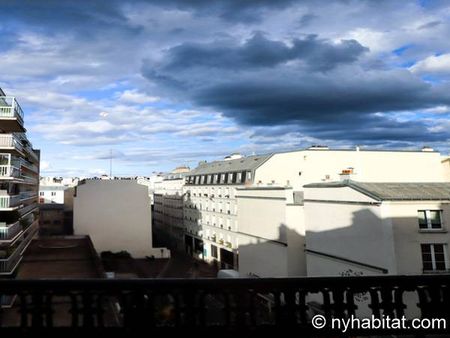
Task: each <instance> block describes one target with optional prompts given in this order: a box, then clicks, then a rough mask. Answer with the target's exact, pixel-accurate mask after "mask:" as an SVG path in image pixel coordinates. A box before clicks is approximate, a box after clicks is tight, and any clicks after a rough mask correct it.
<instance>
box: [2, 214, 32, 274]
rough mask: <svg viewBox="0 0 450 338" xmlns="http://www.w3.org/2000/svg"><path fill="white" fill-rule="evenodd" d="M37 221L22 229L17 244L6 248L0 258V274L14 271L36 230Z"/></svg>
mask: <svg viewBox="0 0 450 338" xmlns="http://www.w3.org/2000/svg"><path fill="white" fill-rule="evenodd" d="M37 223H38V222H37V221H35V222H34V223H32V224H31V225H30V226H29V227H28V228H27V229H26V230H25V231H24V234H23V238H22V240H21V241H20V242H19V243H18V244H14V245H13V246H10V247H9V248H8V249H7V250H6V257H4V258H1V259H0V275H2V274H3V275H5V274H6V275H9V274H12V273H13V272H14V270H15V269H16V267H17V265H18V264H19V262H20V260H21V259H22V253H23V251H24V250H25V249H26V248H27V247H28V245H29V244H30V242H31V240H32V239H33V237H34V235H35V234H36V232H37Z"/></svg>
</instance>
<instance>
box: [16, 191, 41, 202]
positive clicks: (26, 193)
mask: <svg viewBox="0 0 450 338" xmlns="http://www.w3.org/2000/svg"><path fill="white" fill-rule="evenodd" d="M35 197H37V192H36V191H23V192H21V193H20V199H21V200H22V201H24V200H27V199H30V198H35Z"/></svg>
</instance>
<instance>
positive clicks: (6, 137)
mask: <svg viewBox="0 0 450 338" xmlns="http://www.w3.org/2000/svg"><path fill="white" fill-rule="evenodd" d="M0 149H2V150H9V151H11V152H13V153H18V154H19V155H20V156H23V155H24V148H23V146H22V143H21V142H20V141H19V139H18V138H17V137H16V136H14V135H12V134H0Z"/></svg>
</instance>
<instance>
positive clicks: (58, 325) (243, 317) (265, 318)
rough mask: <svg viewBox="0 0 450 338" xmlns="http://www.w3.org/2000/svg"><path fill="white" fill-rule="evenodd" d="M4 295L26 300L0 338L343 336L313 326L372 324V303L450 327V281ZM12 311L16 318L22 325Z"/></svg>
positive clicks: (22, 283)
mask: <svg viewBox="0 0 450 338" xmlns="http://www.w3.org/2000/svg"><path fill="white" fill-rule="evenodd" d="M0 293H1V294H2V295H3V297H10V296H11V295H17V296H18V297H17V299H18V300H17V302H16V305H15V308H13V309H6V310H5V309H4V310H3V313H0V315H3V316H2V317H1V318H0V323H1V328H0V334H1V333H2V332H3V333H4V334H7V333H8V332H9V333H11V334H13V333H15V334H18V333H24V332H28V333H30V332H34V333H35V334H38V333H39V334H42V333H55V332H58V333H60V334H61V333H64V332H66V333H76V334H81V333H95V332H106V331H108V332H109V333H108V334H112V335H113V336H125V334H130V333H139V332H144V333H145V335H148V336H160V335H162V334H168V333H178V334H183V335H184V336H191V335H193V334H195V335H197V336H204V335H205V334H212V335H214V337H215V336H232V335H234V336H236V335H237V336H239V337H248V336H256V335H261V334H265V335H267V334H269V335H277V336H280V337H282V336H283V335H288V334H289V335H292V334H295V335H298V336H327V335H331V334H332V335H335V336H342V332H339V331H337V330H334V329H332V328H331V327H329V326H325V327H324V328H323V329H321V330H319V329H315V328H314V327H313V325H312V323H311V318H312V316H313V315H314V314H315V313H320V314H321V315H323V316H324V318H325V319H327V320H328V321H331V320H332V319H333V318H341V319H345V318H349V317H350V316H352V315H358V316H368V315H369V314H365V315H361V314H358V311H359V310H360V307H361V306H362V304H363V303H364V302H365V303H366V304H365V306H367V308H368V309H370V315H372V314H373V315H374V316H375V317H377V318H380V317H382V316H390V317H391V318H401V317H403V316H404V315H408V313H409V312H411V311H412V312H411V313H416V314H415V315H413V316H416V317H421V318H439V319H443V320H445V321H446V323H448V322H449V319H450V306H449V304H450V275H435V276H425V275H422V276H369V277H331V278H328V277H326V278H275V279H264V278H262V279H257V278H255V279H240V278H237V279H151V280H148V279H141V280H107V279H104V280H0ZM411 295H414V296H415V297H416V301H415V302H413V303H411V302H408V299H407V298H408V297H410V296H411ZM316 296H320V297H319V298H320V299H321V300H320V301H317V299H316ZM312 299H315V301H312ZM362 299H363V300H362ZM364 299H365V300H364ZM410 307H413V308H410ZM8 311H16V312H15V313H16V314H17V318H16V320H15V321H14V320H13V319H14V318H12V316H11V313H10V312H8ZM406 323H409V319H408V320H407V321H406ZM30 330H31V331H30ZM431 333H441V334H449V333H450V330H449V328H448V326H447V328H444V327H443V326H441V327H439V328H436V327H435V328H430V327H428V328H426V329H422V330H421V329H412V328H407V327H405V328H400V329H397V328H386V327H385V328H378V329H372V330H367V329H354V328H353V329H352V328H350V329H349V330H347V332H346V333H345V335H377V334H395V335H400V334H414V335H420V334H431Z"/></svg>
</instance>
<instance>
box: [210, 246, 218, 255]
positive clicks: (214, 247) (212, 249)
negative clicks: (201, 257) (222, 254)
mask: <svg viewBox="0 0 450 338" xmlns="http://www.w3.org/2000/svg"><path fill="white" fill-rule="evenodd" d="M211 256H212V257H214V258H218V257H217V246H215V245H211Z"/></svg>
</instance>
